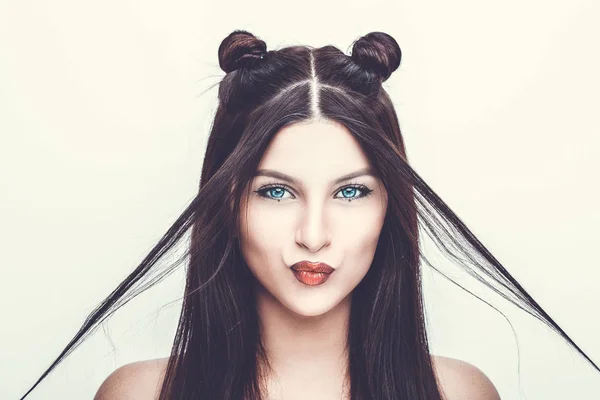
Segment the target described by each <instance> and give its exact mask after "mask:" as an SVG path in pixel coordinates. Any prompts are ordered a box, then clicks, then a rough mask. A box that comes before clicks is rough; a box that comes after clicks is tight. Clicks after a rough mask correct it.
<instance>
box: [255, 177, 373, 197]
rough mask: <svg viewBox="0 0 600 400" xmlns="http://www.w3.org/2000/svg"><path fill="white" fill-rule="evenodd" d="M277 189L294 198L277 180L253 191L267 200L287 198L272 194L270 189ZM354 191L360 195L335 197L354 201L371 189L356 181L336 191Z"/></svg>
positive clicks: (290, 189) (365, 195) (285, 186)
mask: <svg viewBox="0 0 600 400" xmlns="http://www.w3.org/2000/svg"><path fill="white" fill-rule="evenodd" d="M274 190H277V191H278V192H279V193H282V194H283V193H284V191H287V192H289V193H290V194H291V195H292V196H293V198H296V197H295V196H294V194H293V193H294V190H293V189H292V188H291V187H289V186H288V185H286V184H283V183H280V182H277V181H272V182H269V183H267V184H266V185H263V186H261V187H260V188H259V189H258V190H255V191H254V193H256V195H257V196H258V197H260V198H264V199H267V200H277V201H278V202H280V201H281V200H287V199H285V198H283V197H278V196H273V195H272V191H274ZM347 190H350V191H352V190H353V191H354V193H355V192H356V191H358V192H360V195H357V196H354V197H335V198H338V199H343V200H348V202H351V201H354V200H360V199H364V198H366V197H367V196H369V195H371V193H372V192H373V190H372V189H369V188H368V187H367V186H365V185H363V184H361V183H357V182H353V183H350V184H348V185H345V186H343V187H341V188H340V189H338V191H337V192H336V193H340V192H342V191H347ZM270 193H271V194H270Z"/></svg>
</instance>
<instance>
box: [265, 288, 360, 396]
mask: <svg viewBox="0 0 600 400" xmlns="http://www.w3.org/2000/svg"><path fill="white" fill-rule="evenodd" d="M256 299H257V302H256V304H257V311H258V316H259V320H260V324H261V338H262V342H263V345H264V347H265V350H266V353H267V355H268V358H269V367H270V369H269V374H268V375H269V376H268V377H267V380H268V382H269V385H270V386H272V387H273V386H275V387H277V391H278V392H279V393H281V392H282V391H283V392H294V391H296V393H305V394H306V392H307V389H309V390H314V391H315V393H319V394H323V393H324V392H328V393H334V392H335V393H338V392H339V391H340V390H342V387H343V386H344V382H345V378H346V368H347V361H348V360H347V358H348V354H347V351H346V344H347V338H348V321H349V317H350V305H351V296H350V295H349V296H348V297H346V298H345V299H344V300H342V301H341V302H340V303H339V304H337V305H336V306H335V307H334V308H332V309H331V310H329V311H327V312H326V313H324V314H321V315H318V316H310V317H307V316H302V315H298V314H296V313H294V312H292V311H290V310H289V309H288V308H286V307H285V306H284V305H283V304H281V303H280V302H278V301H277V300H276V299H275V298H274V297H273V296H272V295H270V294H269V293H268V292H266V291H264V290H259V291H258V292H257V297H256ZM339 393H341V392H339ZM309 397H310V396H307V397H306V398H309ZM319 397H323V396H319ZM277 398H280V397H279V396H277ZM315 398H317V397H315ZM325 398H327V397H325ZM329 398H331V397H329ZM334 398H335V397H334ZM337 398H340V397H339V396H337Z"/></svg>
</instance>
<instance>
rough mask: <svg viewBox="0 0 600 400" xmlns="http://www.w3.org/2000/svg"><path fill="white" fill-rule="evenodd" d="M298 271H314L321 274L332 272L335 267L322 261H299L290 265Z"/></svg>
mask: <svg viewBox="0 0 600 400" xmlns="http://www.w3.org/2000/svg"><path fill="white" fill-rule="evenodd" d="M290 268H291V269H292V270H294V271H296V272H302V271H304V272H313V273H321V274H331V273H332V272H333V271H335V269H334V268H332V267H330V266H329V265H327V264H325V263H322V262H310V261H299V262H297V263H296V264H294V265H292V266H291V267H290Z"/></svg>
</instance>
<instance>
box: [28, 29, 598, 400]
mask: <svg viewBox="0 0 600 400" xmlns="http://www.w3.org/2000/svg"><path fill="white" fill-rule="evenodd" d="M401 58H402V53H401V50H400V47H399V45H398V43H397V42H396V40H394V38H392V37H391V36H389V35H387V34H385V33H382V32H372V33H369V34H367V35H365V36H363V37H361V38H360V39H358V40H357V41H356V42H354V43H353V47H352V54H351V55H350V56H348V55H346V54H344V53H343V52H342V51H340V50H339V49H337V48H336V47H333V46H324V47H321V48H312V47H310V46H290V47H286V48H282V49H279V50H276V51H267V46H266V44H265V42H264V41H262V40H260V39H258V38H257V37H255V36H254V35H252V34H251V33H249V32H246V31H234V32H232V33H231V34H230V35H228V36H227V37H226V38H225V39H224V40H223V42H222V43H221V45H220V47H219V65H220V66H221V68H222V69H223V70H224V71H225V72H226V75H225V76H224V77H223V79H222V80H221V82H220V84H219V92H218V93H219V95H218V97H219V105H218V109H217V111H216V115H215V118H214V122H213V125H212V128H211V132H210V137H209V140H208V146H207V149H206V154H205V158H204V163H203V166H202V175H201V179H200V189H199V191H198V194H197V195H196V197H195V198H194V199H193V201H192V202H191V203H190V204H189V206H188V207H187V209H186V210H185V211H184V212H183V213H182V215H181V216H180V217H179V218H178V219H177V221H176V222H175V223H174V224H173V226H172V227H171V228H170V229H169V230H168V231H167V232H166V234H165V235H164V236H163V237H162V239H161V240H160V241H159V242H158V244H157V245H156V246H155V247H154V248H153V249H152V250H151V251H150V253H149V254H148V256H147V257H146V258H145V259H144V260H143V261H142V263H141V264H140V265H139V266H138V267H137V268H136V269H135V270H134V271H133V272H132V273H131V274H130V275H129V276H128V277H127V278H126V279H125V280H124V281H123V282H122V283H121V284H120V285H119V286H118V287H117V288H116V289H115V290H114V291H113V292H112V293H111V294H110V295H109V296H108V297H107V298H106V299H105V300H104V301H103V302H102V303H101V304H100V305H99V306H98V307H97V308H96V309H95V310H94V311H93V312H92V313H91V314H90V315H89V317H88V318H87V319H86V321H85V322H84V324H83V326H82V327H81V329H80V331H79V332H78V333H77V334H76V335H75V337H74V338H73V339H72V340H71V342H70V343H69V344H68V345H67V346H66V347H65V349H64V351H63V352H62V353H61V354H60V355H59V357H58V358H57V359H56V360H55V361H54V362H53V363H52V365H51V366H50V367H49V368H48V369H47V370H46V371H45V372H44V374H43V375H42V376H41V377H40V378H39V380H38V381H37V382H36V383H35V384H34V386H33V387H32V388H31V389H30V390H29V391H28V392H27V393H26V394H25V396H26V395H27V394H28V393H29V392H31V390H33V389H34V388H35V387H36V386H37V385H38V384H39V382H40V381H41V380H42V379H44V377H46V375H47V374H48V373H49V372H50V371H52V369H54V368H55V367H56V365H57V364H58V363H60V362H61V361H62V360H63V359H64V358H65V357H66V356H67V355H69V354H70V353H71V351H73V349H74V348H76V347H77V346H78V345H79V344H80V343H81V342H82V341H83V340H85V338H86V337H87V336H88V335H89V334H90V333H91V332H93V331H94V330H95V329H96V328H97V327H98V326H99V324H100V323H101V322H102V321H104V320H105V319H106V318H108V317H109V316H111V315H112V314H113V313H114V312H115V311H116V310H118V309H119V308H120V307H121V306H123V305H124V304H126V303H127V302H128V301H129V300H131V299H132V298H134V297H135V296H137V295H138V294H139V293H141V292H142V291H144V290H146V289H147V288H148V287H150V286H152V285H154V284H155V283H157V282H158V281H160V280H161V279H163V278H164V277H165V276H167V275H168V274H169V273H171V272H172V271H173V270H174V269H175V268H176V267H177V266H178V265H179V264H181V263H182V262H183V261H184V259H185V258H187V257H188V256H189V262H188V263H186V265H185V268H186V272H187V280H186V285H185V293H184V297H183V305H182V309H181V316H180V320H179V324H178V329H177V333H176V335H175V339H174V343H173V347H172V350H171V357H170V358H169V362H168V366H167V370H166V375H165V379H164V381H163V386H162V391H161V395H160V399H161V400H167V399H169V400H171V399H182V400H189V399H211V400H212V399H226V400H240V399H253V400H254V399H261V398H262V397H264V393H265V392H264V383H265V382H264V378H265V376H266V375H265V374H266V371H267V369H268V368H269V363H268V357H267V355H266V352H265V349H264V347H263V344H262V342H261V337H260V334H259V333H260V332H259V324H258V315H257V311H256V308H255V303H254V292H253V287H254V285H253V284H252V282H254V281H253V280H254V279H255V278H254V276H253V275H252V273H251V272H250V270H249V269H248V266H247V265H246V264H245V262H244V259H243V257H242V256H241V254H240V248H239V243H238V241H237V233H238V231H239V219H238V215H239V213H240V200H241V199H242V198H243V196H246V195H247V190H248V189H249V186H248V183H249V182H251V181H252V179H253V176H254V172H255V171H256V168H257V166H258V164H259V162H260V160H261V157H262V155H263V153H264V151H265V149H266V148H267V146H268V145H269V143H270V141H271V139H272V138H273V136H274V135H275V134H276V133H277V132H278V131H279V130H281V129H282V128H283V127H285V126H288V125H290V124H293V123H297V122H300V121H306V120H319V119H322V120H332V121H336V122H338V123H340V124H342V125H343V126H345V127H346V128H347V129H348V131H349V132H350V133H351V134H352V135H353V136H354V137H355V138H356V139H357V141H358V142H359V144H360V146H361V147H362V149H363V150H364V151H365V153H366V154H367V156H368V158H369V161H370V163H371V164H372V166H373V167H374V169H375V170H376V171H377V173H378V175H379V176H378V177H379V178H380V179H381V181H382V183H383V184H384V186H385V188H386V190H387V192H388V209H387V213H386V217H385V221H384V224H383V227H382V231H381V234H380V238H379V242H378V245H377V250H376V252H375V256H374V259H373V262H372V264H371V267H370V269H369V271H368V273H367V275H366V276H365V277H364V279H363V280H362V281H361V282H360V284H359V285H358V286H357V287H356V288H355V289H354V292H353V297H354V298H360V299H361V301H357V302H353V304H352V308H351V315H350V324H349V329H348V341H347V349H348V357H349V364H348V365H349V367H348V371H347V377H348V381H349V383H350V393H351V399H352V400H358V399H361V400H366V399H376V400H398V399H405V400H409V399H410V400H441V395H440V390H439V388H438V385H437V382H436V378H435V373H434V370H433V367H432V361H431V355H430V352H429V344H428V339H427V332H426V328H425V319H424V310H423V299H422V292H421V260H423V261H425V262H426V263H427V264H428V265H430V266H431V264H430V263H429V262H428V261H427V259H426V258H425V257H424V255H423V254H422V251H421V247H420V245H419V244H420V240H419V228H421V229H423V230H424V232H426V233H427V234H428V235H429V236H430V237H431V238H432V239H433V241H434V243H435V244H436V245H437V246H438V248H440V249H441V250H443V251H444V252H445V254H447V255H448V256H449V257H450V258H452V259H453V260H455V261H457V262H459V263H460V264H461V265H462V266H463V267H464V268H465V269H466V270H467V272H468V273H469V274H471V275H472V276H473V277H475V278H476V279H478V280H479V281H480V282H481V283H483V284H485V285H486V286H488V287H489V288H491V289H492V290H494V291H495V292H496V293H498V294H499V295H501V296H502V297H503V298H505V299H507V300H509V301H510V302H512V303H513V304H515V305H516V306H517V307H519V308H521V309H522V310H525V311H526V312H528V313H529V314H531V315H532V316H534V317H535V318H537V319H539V320H540V321H542V322H544V323H545V324H547V325H548V326H549V327H550V328H551V329H553V330H554V331H556V332H557V333H558V334H559V335H560V336H562V337H563V338H564V339H565V340H566V341H567V342H568V343H569V344H570V345H571V346H573V347H574V348H575V349H576V350H577V351H578V352H579V353H580V354H581V355H582V356H583V357H585V359H586V360H588V361H589V362H590V363H591V364H592V365H593V366H594V367H595V368H596V369H597V370H598V371H600V369H599V368H598V366H597V365H596V364H594V363H593V362H592V360H591V359H590V358H589V357H588V356H587V355H586V354H585V353H584V352H583V351H582V350H581V349H580V348H579V347H578V346H577V345H576V344H575V343H574V342H573V341H572V340H571V338H570V337H569V336H568V335H567V334H566V333H565V332H564V331H563V330H562V329H561V328H560V327H559V326H558V325H557V324H556V323H555V322H554V321H553V320H552V318H550V316H548V314H547V313H546V312H545V311H544V310H543V309H542V308H541V307H540V306H539V305H538V304H537V303H536V302H535V301H534V300H533V298H532V297H531V296H530V295H529V294H528V293H527V292H526V291H525V289H523V288H522V287H521V285H519V283H518V282H517V281H516V280H515V279H514V278H513V277H512V276H511V275H510V274H509V273H508V272H507V271H506V269H504V267H503V266H502V265H501V264H500V262H498V260H496V258H494V256H493V255H492V254H491V253H490V252H489V251H488V250H487V249H486V247H485V246H484V245H483V244H482V243H481V242H480V241H479V240H478V239H477V238H476V237H475V236H474V235H473V234H472V233H471V231H470V230H469V229H468V228H467V226H466V225H465V224H464V223H463V222H462V221H461V219H460V218H459V217H458V216H457V215H456V214H455V213H454V212H453V211H452V210H451V209H450V208H449V207H448V206H447V205H446V203H445V202H444V201H442V199H440V197H439V196H438V195H437V194H436V193H435V192H434V191H433V190H432V189H431V188H430V187H429V186H428V185H427V184H426V183H425V182H424V181H423V180H422V179H421V178H420V176H419V175H418V174H417V173H416V172H415V171H414V170H413V169H412V168H411V167H410V165H409V163H408V159H407V156H406V150H405V148H404V142H403V138H402V135H401V132H400V127H399V123H398V118H397V116H396V112H395V110H394V106H393V104H392V101H391V100H390V98H389V96H388V94H387V93H386V91H385V90H384V89H383V88H382V82H384V81H385V80H386V79H388V78H389V77H390V76H391V74H392V73H393V72H394V71H395V70H396V69H397V68H398V67H399V66H400V61H401ZM315 99H316V100H315ZM190 228H191V238H190V239H191V240H190V244H189V248H188V250H187V252H186V254H185V257H182V258H180V259H179V260H177V262H174V263H172V264H171V265H170V266H169V267H168V268H165V269H163V270H158V269H157V268H153V266H154V265H155V264H156V263H157V261H158V260H159V259H161V258H162V257H164V256H165V255H166V254H167V252H168V251H169V250H170V249H172V248H173V247H174V245H175V244H176V243H177V242H179V241H180V240H181V238H182V237H184V234H185V233H186V232H187V231H188V230H190ZM432 267H433V266H432ZM438 272H439V271H438ZM440 273H441V272H440ZM263 367H264V368H263ZM25 396H23V398H25Z"/></svg>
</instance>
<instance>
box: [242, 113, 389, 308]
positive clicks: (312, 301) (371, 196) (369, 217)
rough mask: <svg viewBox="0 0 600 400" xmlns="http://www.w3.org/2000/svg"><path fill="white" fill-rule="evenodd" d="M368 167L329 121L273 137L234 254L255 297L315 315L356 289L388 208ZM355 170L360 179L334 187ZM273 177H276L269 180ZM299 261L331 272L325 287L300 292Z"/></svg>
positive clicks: (244, 203)
mask: <svg viewBox="0 0 600 400" xmlns="http://www.w3.org/2000/svg"><path fill="white" fill-rule="evenodd" d="M370 167H371V165H370V163H369V162H368V159H367V157H366V155H365V154H364V153H363V151H362V149H361V148H360V146H359V145H358V143H357V142H356V140H355V139H354V137H353V136H352V135H351V134H350V132H349V131H348V130H347V129H346V128H345V127H344V126H342V125H340V124H337V123H335V122H310V123H306V122H304V123H296V124H294V125H290V126H288V127H285V128H284V129H282V130H281V131H279V132H278V133H277V134H276V135H275V137H274V138H273V140H272V141H271V143H270V145H269V147H268V148H267V150H266V152H265V154H264V156H263V158H262V160H261V162H260V163H259V166H258V172H257V175H256V176H255V177H254V178H253V180H252V181H251V182H250V183H249V185H250V192H249V193H250V194H249V197H248V198H245V199H242V207H241V210H242V212H241V215H240V227H241V231H240V238H239V239H240V247H241V251H242V254H243V256H244V260H245V261H246V263H247V264H248V266H249V268H250V270H251V271H252V273H253V274H254V276H255V277H256V279H257V281H258V284H259V292H258V293H259V296H260V295H267V296H272V298H274V299H275V300H276V301H278V302H279V303H281V304H283V305H284V306H285V307H286V308H288V309H289V310H291V311H292V312H294V313H296V314H299V315H302V316H316V315H321V314H323V313H325V312H327V311H329V310H330V309H332V308H334V307H335V306H336V305H338V304H339V303H340V302H341V301H342V300H344V299H345V298H346V297H347V296H348V295H349V294H350V293H351V292H352V290H353V289H354V288H355V287H356V286H357V285H358V284H359V282H360V281H361V280H362V279H363V277H364V276H365V274H366V273H367V271H368V270H369V267H370V266H371V262H372V260H373V257H374V255H375V249H376V248H377V241H378V239H379V234H380V232H381V228H382V225H383V221H384V218H385V213H386V209H387V192H386V191H385V188H384V187H383V184H382V183H381V182H380V181H379V179H377V178H376V177H375V176H373V175H370V174H369V172H364V171H362V170H364V169H368V168H370ZM261 171H262V172H261ZM358 171H361V172H364V174H361V175H360V176H356V177H354V178H350V179H345V180H343V181H338V180H339V179H340V178H342V177H344V176H345V175H349V174H352V173H354V172H358ZM274 173H277V174H279V175H280V176H278V177H273V176H269V175H270V174H271V175H273V174H274ZM283 175H285V176H286V177H289V178H288V179H285V178H284V177H283ZM290 180H291V181H290ZM245 207H247V209H245ZM245 211H246V212H245ZM303 260H306V261H312V262H322V263H326V264H328V265H329V266H331V267H333V268H334V269H335V271H334V272H333V273H331V274H330V275H329V278H328V279H327V281H326V282H325V283H322V284H320V285H317V286H309V285H306V284H304V283H302V282H301V281H299V280H298V279H296V276H295V275H294V273H293V272H292V270H291V269H290V267H291V266H292V265H293V264H295V263H297V262H299V261H303Z"/></svg>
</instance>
